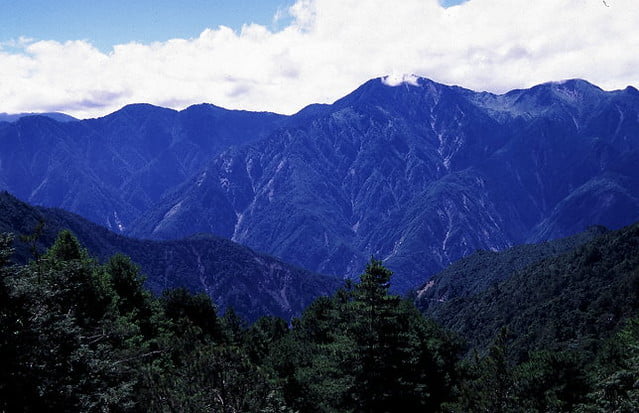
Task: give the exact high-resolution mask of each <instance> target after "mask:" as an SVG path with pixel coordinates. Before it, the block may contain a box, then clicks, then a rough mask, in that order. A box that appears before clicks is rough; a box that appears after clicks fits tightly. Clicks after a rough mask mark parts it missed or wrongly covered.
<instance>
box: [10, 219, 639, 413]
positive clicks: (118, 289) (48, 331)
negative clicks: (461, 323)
mask: <svg viewBox="0 0 639 413" xmlns="http://www.w3.org/2000/svg"><path fill="white" fill-rule="evenodd" d="M617 235H618V237H617V238H615V237H614V236H612V235H611V236H609V238H605V240H606V242H608V243H612V245H618V246H620V248H621V247H623V248H630V247H629V246H628V245H629V244H628V243H630V242H631V241H628V243H626V244H622V243H620V241H619V240H620V239H626V240H630V239H631V238H628V236H627V234H626V233H620V234H617ZM634 239H635V240H636V237H635V238H634ZM615 243H616V244H615ZM624 245H625V246H624ZM636 247H637V246H636V245H635V249H634V250H633V249H629V250H626V253H630V252H631V251H634V252H635V253H636ZM584 248H585V249H584V250H582V251H581V252H579V253H575V254H576V255H575V257H574V258H575V259H576V260H579V259H585V260H586V261H587V262H590V263H591V264H594V265H591V268H592V271H593V272H597V271H599V270H602V269H603V264H601V265H602V266H601V267H597V265H596V263H598V262H607V259H605V258H604V257H602V256H601V255H599V256H598V255H597V253H596V252H594V250H591V249H589V248H591V245H590V244H589V245H586V246H585V247H584ZM598 251H599V252H602V251H603V250H602V249H598ZM12 254H13V252H12V236H11V235H3V236H1V237H0V365H1V366H2V368H1V369H0V411H7V412H14V411H115V412H120V411H124V412H127V411H132V412H135V411H145V412H146V411H185V412H189V411H192V412H202V411H213V412H296V411H297V412H413V411H415V412H419V411H424V412H431V411H433V412H437V411H442V412H474V411H477V412H507V411H512V412H520V411H581V412H600V411H602V412H603V411H636V410H637V409H639V318H637V317H636V314H635V315H634V317H633V316H631V315H632V314H631V312H630V311H628V312H627V313H626V314H628V316H627V317H625V318H624V319H623V320H621V319H619V320H617V321H618V324H619V328H616V329H611V330H609V334H601V335H600V336H599V337H597V336H593V335H589V336H586V338H587V339H588V340H590V341H592V340H599V343H598V345H596V346H587V350H584V348H585V347H583V346H571V345H565V346H563V342H561V341H558V342H557V345H548V346H547V348H541V347H538V348H534V349H531V350H530V351H529V352H528V353H527V354H526V356H525V357H518V358H514V357H512V356H511V355H512V354H513V353H516V354H520V353H521V351H522V350H521V348H515V347H516V346H518V345H519V343H518V342H516V341H513V340H512V339H511V337H510V336H511V334H512V332H510V331H508V330H507V329H499V328H497V329H495V331H494V334H493V335H492V337H491V344H490V345H489V346H488V347H487V348H485V349H482V348H480V347H469V345H468V344H466V343H465V341H464V340H467V339H469V337H463V338H462V337H461V336H456V335H454V334H453V333H450V332H448V331H446V330H444V329H442V328H441V327H439V326H438V325H437V324H436V323H435V322H434V321H431V320H429V319H427V318H425V317H424V316H423V315H422V314H421V313H420V312H419V311H418V310H417V309H416V307H415V306H414V305H413V303H412V302H411V301H410V300H407V299H402V298H401V297H399V296H396V295H392V294H390V293H389V287H390V279H391V272H390V271H389V270H387V269H386V268H385V267H384V266H383V265H382V264H381V262H379V261H376V260H374V259H371V261H370V262H369V264H368V265H367V267H366V269H365V270H364V272H363V273H362V275H361V276H360V280H359V282H358V283H351V282H346V283H345V285H344V286H343V287H342V288H341V289H339V290H338V291H337V292H336V293H335V294H333V295H332V296H330V297H321V298H319V299H317V300H315V301H314V302H313V303H312V304H311V305H310V306H309V307H308V308H307V309H306V310H305V311H304V313H303V314H302V316H301V317H299V318H296V319H293V320H292V321H291V322H286V321H284V320H281V319H278V318H273V317H263V318H260V319H259V320H257V321H256V322H254V323H253V324H251V325H248V324H246V323H245V322H244V321H243V320H242V319H240V318H239V317H238V316H237V315H236V314H235V312H234V311H233V310H232V309H231V310H228V311H226V313H225V314H224V315H220V314H218V312H217V310H216V307H215V305H214V304H213V303H212V302H211V301H210V299H209V298H208V297H207V296H205V295H193V294H191V293H189V292H188V291H186V290H180V289H177V290H168V291H165V292H164V293H163V294H162V295H161V296H154V295H152V294H151V293H149V292H148V291H147V290H145V289H144V287H143V278H142V276H141V274H140V272H139V269H138V268H137V267H136V265H134V264H133V263H132V262H131V260H130V259H129V258H127V257H125V256H123V255H114V256H113V257H112V258H111V259H110V260H108V261H107V262H106V263H104V264H100V263H99V262H98V261H97V260H95V259H94V258H92V257H90V256H89V254H88V253H87V251H86V250H85V249H84V248H83V247H82V246H81V245H80V243H79V242H78V241H77V239H76V238H75V237H74V236H73V235H72V234H71V233H70V232H68V231H63V232H61V233H60V234H59V235H58V238H57V239H56V241H55V242H54V243H53V245H52V246H51V247H50V248H49V249H48V251H47V252H46V253H44V254H38V255H37V256H35V257H34V258H33V259H32V260H31V261H30V262H29V263H27V264H14V263H12ZM583 254H586V255H585V256H584V255H583ZM611 259H614V260H618V259H623V254H622V252H620V253H619V255H615V256H614V257H612V258H611ZM633 259H634V258H633ZM628 260H629V261H627V262H626V261H625V260H624V261H622V263H625V264H620V265H618V266H615V271H617V272H624V271H625V272H628V273H636V272H637V266H636V265H635V263H634V261H633V260H630V258H628ZM584 265H585V264H584ZM555 267H556V266H555ZM577 268H578V267H577ZM598 268H599V269H598ZM554 274H555V270H552V267H551V268H550V269H549V273H548V276H549V277H552V276H554ZM595 287H598V286H595ZM626 289H627V290H628V294H627V296H632V295H633V294H634V297H635V298H636V297H637V285H636V284H631V285H627V286H626ZM613 299H614V298H613ZM623 301H624V302H627V299H624V300H623ZM566 308H568V307H566ZM597 308H599V307H593V310H592V311H593V312H594V311H597ZM553 314H554V313H553ZM601 316H605V315H604V314H601ZM575 334H581V330H578V329H577V330H576V333H575ZM603 337H606V338H603ZM470 338H471V339H470V340H468V341H467V342H468V343H471V345H472V343H473V340H472V337H470ZM473 348H475V349H476V351H473Z"/></svg>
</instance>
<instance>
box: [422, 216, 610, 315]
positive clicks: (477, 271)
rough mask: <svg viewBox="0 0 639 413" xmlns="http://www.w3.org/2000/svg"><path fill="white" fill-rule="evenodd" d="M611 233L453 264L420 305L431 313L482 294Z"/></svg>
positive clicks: (596, 230)
mask: <svg viewBox="0 0 639 413" xmlns="http://www.w3.org/2000/svg"><path fill="white" fill-rule="evenodd" d="M607 231H608V230H607V229H606V228H605V227H600V226H593V227H590V228H588V229H587V230H586V231H584V232H580V233H579V234H575V235H571V236H569V237H566V238H559V239H556V240H552V241H545V242H541V243H538V244H522V245H517V246H515V247H511V248H508V249H506V250H503V251H499V252H496V251H485V250H480V251H476V252H474V253H473V254H471V255H469V256H467V257H464V258H461V259H459V260H458V261H456V262H454V263H452V264H451V265H449V266H448V267H446V268H445V269H444V270H442V271H441V272H439V273H437V274H435V275H434V276H433V277H432V278H431V279H429V280H428V281H427V282H426V283H425V284H424V285H422V286H421V287H419V288H418V289H417V290H416V291H415V293H414V294H415V299H416V304H417V306H418V307H419V308H420V309H421V310H422V311H426V312H429V313H430V312H432V311H435V307H437V306H440V305H442V304H443V303H445V302H447V301H449V300H452V299H455V298H460V297H468V296H473V295H476V294H479V293H480V292H482V291H485V290H487V289H489V288H490V287H493V286H494V285H495V284H497V283H498V282H500V281H504V280H507V279H508V278H510V277H511V276H512V275H513V274H514V273H516V272H517V271H520V270H523V269H524V268H526V267H528V266H530V265H532V264H535V263H538V262H540V261H542V260H543V259H545V258H548V257H553V256H557V255H561V254H563V253H566V252H569V251H572V250H574V249H575V248H577V247H578V246H580V245H582V244H585V243H586V242H588V241H591V240H592V239H594V238H595V237H597V236H599V235H602V234H604V233H606V232H607Z"/></svg>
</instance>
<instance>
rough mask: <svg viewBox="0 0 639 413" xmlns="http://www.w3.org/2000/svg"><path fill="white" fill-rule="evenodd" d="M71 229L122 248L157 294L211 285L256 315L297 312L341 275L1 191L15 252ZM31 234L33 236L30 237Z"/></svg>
mask: <svg viewBox="0 0 639 413" xmlns="http://www.w3.org/2000/svg"><path fill="white" fill-rule="evenodd" d="M63 229H69V230H71V232H72V233H73V234H74V235H75V236H76V237H77V238H78V240H79V241H80V242H81V243H82V244H83V245H84V246H86V248H87V249H88V251H89V253H90V254H91V255H92V256H94V257H97V258H98V259H100V260H102V261H105V260H107V259H108V258H110V257H111V256H112V255H113V254H116V253H123V254H125V255H128V256H129V257H131V259H132V260H133V262H135V263H136V264H137V265H139V266H140V269H141V271H142V273H143V274H144V275H145V277H146V286H147V287H148V288H149V289H150V290H151V291H153V292H155V293H156V294H161V293H162V292H163V291H164V290H166V289H170V288H186V289H188V290H190V291H192V292H198V293H199V292H204V293H206V294H207V295H208V296H209V297H211V299H212V301H213V302H214V303H215V304H216V305H217V306H218V307H219V308H220V309H221V310H222V311H224V310H226V309H227V308H229V307H233V309H234V310H235V311H236V312H237V314H239V315H240V316H242V317H243V318H245V319H246V320H247V321H254V320H256V319H257V318H259V317H260V316H263V315H275V316H278V317H282V318H284V319H287V320H288V319H290V318H291V317H293V316H297V315H299V314H300V313H301V312H302V310H303V309H304V308H306V306H308V305H309V304H310V303H311V301H312V300H313V299H315V298H316V297H318V296H321V295H328V294H331V293H332V292H333V291H335V290H336V289H337V288H338V287H339V286H340V285H341V283H342V281H341V280H339V279H337V278H333V277H327V276H323V275H319V274H314V273H311V272H309V271H306V270H303V269H300V268H296V267H293V266H291V265H289V264H286V263H284V262H282V261H280V260H278V259H275V258H273V257H269V256H267V255H264V254H260V253H256V252H254V251H252V250H251V249H249V248H247V247H244V246H242V245H238V244H235V243H233V242H231V241H229V240H225V239H221V238H218V237H215V236H212V235H206V234H203V235H197V236H192V237H190V238H188V239H182V240H173V241H149V240H137V239H132V238H127V237H124V236H122V235H119V234H115V233H113V232H111V231H109V230H107V229H106V228H104V227H101V226H99V225H96V224H94V223H92V222H89V221H87V220H86V219H84V218H82V217H80V216H78V215H76V214H73V213H69V212H66V211H64V210H61V209H52V208H42V207H33V206H30V205H28V204H25V203H23V202H21V201H19V200H18V199H16V198H15V197H13V196H12V195H10V194H8V193H6V192H2V193H0V232H4V233H13V234H15V239H14V244H15V249H16V256H15V260H16V261H17V262H18V263H24V262H26V261H28V260H29V259H33V258H34V257H33V254H34V253H35V255H38V254H41V253H42V252H43V251H44V250H45V249H46V248H48V247H50V246H51V245H52V244H53V241H54V240H55V238H56V236H57V234H58V232H59V231H61V230H63ZM25 237H27V238H28V237H31V239H26V238H25Z"/></svg>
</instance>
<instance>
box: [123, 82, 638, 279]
mask: <svg viewBox="0 0 639 413" xmlns="http://www.w3.org/2000/svg"><path fill="white" fill-rule="evenodd" d="M638 113H639V93H638V92H637V91H636V90H635V89H632V88H628V89H626V90H623V91H615V92H604V91H602V90H601V89H599V88H598V87H596V86H593V85H591V84H589V83H587V82H585V81H582V80H571V81H566V82H563V83H549V84H543V85H539V86H536V87H534V88H532V89H529V90H515V91H512V92H509V93H507V94H505V95H493V94H489V93H475V92H472V91H469V90H465V89H461V88H458V87H449V86H444V85H440V84H437V83H434V82H431V81H429V80H427V79H418V80H417V81H416V82H414V83H413V84H408V83H404V84H400V85H399V86H396V87H391V86H387V85H386V84H385V82H384V81H383V79H374V80H371V81H369V82H368V83H366V84H364V85H363V86H361V87H360V88H359V89H357V90H356V91H355V92H353V93H352V94H351V95H349V96H346V97H345V98H343V99H341V100H339V101H337V102H336V103H335V104H333V105H330V106H314V107H310V108H309V109H307V110H306V111H302V112H300V113H299V114H297V115H296V116H294V117H293V119H292V120H291V123H290V124H289V125H288V126H287V127H285V128H282V129H279V130H278V131H276V132H274V133H273V134H271V135H270V136H269V137H268V138H267V139H264V140H261V141H259V142H256V143H254V144H251V145H246V146H242V147H239V148H234V149H231V150H227V151H225V152H223V153H222V154H220V155H219V156H217V157H216V158H215V159H213V160H212V161H211V162H210V163H209V164H208V166H207V167H206V168H205V169H204V170H203V171H202V172H201V173H200V174H199V175H197V176H196V177H194V178H193V179H192V180H191V181H190V182H187V183H186V184H183V185H182V186H181V187H180V188H179V189H178V190H176V191H175V192H174V193H172V194H171V195H170V196H168V197H166V198H165V199H164V200H163V201H162V202H161V203H160V204H159V206H158V207H157V208H156V209H155V210H152V211H151V212H150V213H148V214H146V215H145V217H144V218H142V219H140V220H138V221H137V222H136V224H135V225H134V227H133V230H132V233H133V234H135V235H138V236H152V237H156V238H173V237H176V236H180V235H186V234H189V233H193V232H213V233H216V234H219V235H221V236H224V237H229V238H232V239H233V240H234V241H237V242H240V243H244V244H246V245H250V246H251V247H254V248H256V249H258V250H263V251H268V252H269V253H271V254H274V255H276V256H278V257H281V258H283V259H285V260H287V261H290V262H292V263H295V264H298V265H300V266H303V267H306V268H311V269H313V270H316V271H319V272H322V273H329V274H340V275H344V274H345V275H349V276H353V275H356V274H357V273H358V272H359V271H360V270H361V268H362V265H363V262H364V261H365V260H366V259H368V258H369V257H370V255H375V256H376V257H378V258H381V259H383V260H384V261H385V263H386V264H387V265H388V266H389V267H390V268H391V269H393V270H394V271H395V272H396V274H397V275H396V277H395V279H394V284H395V285H396V286H398V287H399V288H400V289H407V288H409V287H411V286H414V285H416V284H417V283H419V282H423V280H424V279H425V278H427V277H428V276H429V275H431V274H433V273H434V272H436V271H437V270H439V269H441V268H442V267H444V266H446V265H447V264H449V263H450V262H452V261H454V260H456V259H458V258H460V257H463V256H465V255H468V254H470V253H472V252H473V251H475V250H477V249H484V250H501V249H504V248H507V247H510V246H512V245H515V244H520V243H524V242H537V241H542V240H546V239H552V238H557V237H562V236H567V235H570V234H573V233H577V232H580V231H583V230H584V229H585V228H587V227H588V226H590V225H595V224H601V225H605V226H607V227H609V228H618V227H620V226H622V225H625V224H628V223H630V222H634V221H635V220H637V219H638V218H639V172H638V170H639V169H637V168H636V167H634V165H636V164H637V162H638V161H639V153H638V151H637V148H638V147H639V123H638V120H639V119H638ZM295 121H296V122H295ZM291 125H292V126H291Z"/></svg>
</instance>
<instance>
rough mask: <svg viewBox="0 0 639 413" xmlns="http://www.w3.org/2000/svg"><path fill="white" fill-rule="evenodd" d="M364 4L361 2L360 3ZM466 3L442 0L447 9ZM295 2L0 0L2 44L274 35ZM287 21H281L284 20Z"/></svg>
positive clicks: (107, 44)
mask: <svg viewBox="0 0 639 413" xmlns="http://www.w3.org/2000/svg"><path fill="white" fill-rule="evenodd" d="M363 1H365V0H363ZM464 1H467V0H440V2H441V4H442V5H443V6H444V7H450V6H453V5H456V4H459V3H463V2H464ZM293 3H294V0H189V1H176V0H133V1H131V0H128V1H127V0H105V1H86V0H82V1H78V0H0V10H1V12H0V41H8V40H10V39H17V38H19V37H27V38H33V39H38V40H57V41H61V42H64V41H67V40H88V41H89V42H91V43H92V44H93V45H94V46H96V47H97V48H99V49H100V50H102V51H104V52H108V51H109V50H110V49H111V47H112V46H113V45H115V44H122V43H128V42H131V41H136V42H142V43H150V42H154V41H166V40H169V39H171V38H193V37H197V36H198V35H199V34H200V33H201V32H202V31H203V30H204V29H206V28H217V27H218V26H220V25H224V26H228V27H230V28H232V29H234V30H240V29H241V27H242V25H243V24H247V23H258V24H261V25H264V26H267V27H269V28H270V29H272V30H277V29H278V28H279V27H282V26H284V25H285V24H286V23H287V19H286V18H283V19H281V20H280V21H277V22H275V21H274V19H273V17H274V16H275V15H276V14H277V13H278V11H280V12H284V11H285V10H286V9H287V8H288V7H290V6H291V5H292V4H293ZM284 17H285V16H284Z"/></svg>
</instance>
